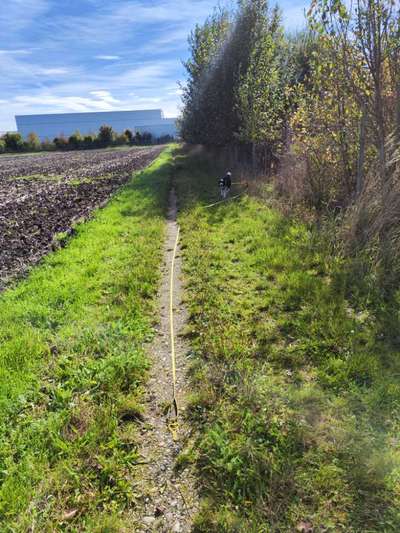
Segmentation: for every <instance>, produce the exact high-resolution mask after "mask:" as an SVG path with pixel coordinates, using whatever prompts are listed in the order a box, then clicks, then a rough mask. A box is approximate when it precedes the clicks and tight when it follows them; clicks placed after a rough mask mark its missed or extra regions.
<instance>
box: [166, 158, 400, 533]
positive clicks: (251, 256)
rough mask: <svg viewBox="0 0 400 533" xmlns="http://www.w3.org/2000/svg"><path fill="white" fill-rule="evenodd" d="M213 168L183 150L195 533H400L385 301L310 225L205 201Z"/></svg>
mask: <svg viewBox="0 0 400 533" xmlns="http://www.w3.org/2000/svg"><path fill="white" fill-rule="evenodd" d="M219 171H220V169H217V168H215V166H214V165H213V164H212V162H210V161H207V160H206V158H205V157H204V155H202V154H200V155H185V154H181V155H180V156H179V157H177V159H176V181H177V188H178V194H179V196H178V197H179V199H180V216H179V221H180V224H181V228H182V239H183V253H184V258H185V263H184V264H185V269H186V281H187V301H188V308H189V312H190V323H189V326H188V330H187V332H186V333H187V335H188V336H189V337H190V338H191V340H192V345H193V367H192V379H193V383H194V387H195V392H194V395H193V398H192V401H191V408H190V416H191V418H192V420H193V423H194V424H195V425H196V427H197V429H198V435H199V436H198V440H197V442H196V445H195V447H194V448H193V450H192V451H191V452H190V453H187V456H186V457H189V458H190V457H194V460H195V462H196V464H197V466H198V471H199V473H200V476H201V479H202V484H203V506H202V510H201V512H200V514H199V516H198V517H197V520H196V526H195V530H196V531H198V532H210V531H216V532H230V533H234V532H254V533H256V532H257V533H262V532H273V531H282V532H286V531H299V532H303V533H309V532H311V531H314V532H316V531H318V532H322V531H324V532H327V531H332V532H337V531H346V532H363V533H366V532H381V531H385V532H389V531H393V532H394V531H399V530H400V512H399V509H400V505H399V504H400V483H399V476H400V441H399V438H398V435H399V426H400V424H399V422H400V417H399V413H400V411H399V406H400V379H399V375H400V373H399V371H400V363H399V361H400V359H399V348H398V342H397V347H396V343H395V342H394V339H393V335H392V334H391V333H390V332H388V331H385V329H382V328H383V326H382V324H381V322H380V319H379V313H380V310H379V305H383V304H382V302H379V299H375V300H374V299H371V298H370V299H368V298H366V297H365V294H363V295H362V294H361V292H360V291H358V289H357V282H356V280H354V279H353V280H352V279H349V277H348V275H347V274H346V271H347V266H346V263H344V262H343V260H341V259H340V258H337V257H336V258H335V257H331V256H330V255H329V254H328V253H327V251H326V250H325V247H324V244H323V242H321V239H320V237H319V236H318V234H317V233H316V232H315V231H314V230H313V229H312V228H310V227H306V226H305V225H303V224H301V223H299V222H296V221H294V220H289V219H288V218H284V217H283V216H282V215H280V214H279V213H278V212H277V211H275V210H274V209H273V208H271V207H268V206H267V205H265V203H262V202H261V201H259V200H257V199H255V198H249V197H247V196H245V197H243V198H241V199H239V200H235V201H233V202H230V203H227V204H223V205H218V206H215V207H213V208H211V209H203V208H202V207H201V206H202V205H206V204H208V203H210V202H212V201H213V199H214V198H215V197H216V196H217V187H216V183H217V177H218V175H219ZM233 194H235V193H233ZM371 292H372V291H371ZM393 313H394V314H395V315H396V317H397V319H396V322H397V323H398V318H399V311H398V306H397V308H396V307H395V308H393ZM396 317H395V318H396Z"/></svg>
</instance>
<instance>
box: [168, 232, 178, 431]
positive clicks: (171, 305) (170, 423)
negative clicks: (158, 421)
mask: <svg viewBox="0 0 400 533" xmlns="http://www.w3.org/2000/svg"><path fill="white" fill-rule="evenodd" d="M179 234H180V228H179V226H178V231H177V233H176V239H175V246H174V251H173V253H172V261H171V273H170V284H169V325H170V336H171V341H170V342H171V368H172V405H173V409H174V413H175V414H174V417H171V418H170V419H169V420H168V427H169V430H170V431H171V434H172V438H173V439H174V440H177V429H178V421H177V418H178V402H177V400H176V356H175V330H174V278H175V259H176V252H177V249H178V242H179Z"/></svg>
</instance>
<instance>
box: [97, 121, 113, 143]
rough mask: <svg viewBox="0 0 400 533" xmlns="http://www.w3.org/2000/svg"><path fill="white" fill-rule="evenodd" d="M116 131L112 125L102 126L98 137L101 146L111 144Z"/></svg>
mask: <svg viewBox="0 0 400 533" xmlns="http://www.w3.org/2000/svg"><path fill="white" fill-rule="evenodd" d="M114 137H115V133H114V130H113V129H112V127H111V126H107V125H103V126H100V129H99V134H98V136H97V139H98V141H99V145H100V146H103V147H104V146H110V145H111V144H112V142H113V140H114Z"/></svg>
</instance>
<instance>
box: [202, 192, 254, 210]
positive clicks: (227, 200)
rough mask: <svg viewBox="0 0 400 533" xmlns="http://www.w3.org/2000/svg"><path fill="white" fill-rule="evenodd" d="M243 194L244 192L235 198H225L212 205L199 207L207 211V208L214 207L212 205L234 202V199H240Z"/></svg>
mask: <svg viewBox="0 0 400 533" xmlns="http://www.w3.org/2000/svg"><path fill="white" fill-rule="evenodd" d="M244 194H245V193H244V192H241V193H240V194H237V195H236V196H231V197H230V198H225V200H220V201H219V202H215V203H213V204H209V205H203V206H201V207H202V208H203V209H208V208H209V207H214V205H218V204H224V203H226V202H229V201H230V200H235V199H236V198H240V197H241V196H243V195H244Z"/></svg>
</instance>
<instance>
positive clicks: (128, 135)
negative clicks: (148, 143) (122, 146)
mask: <svg viewBox="0 0 400 533" xmlns="http://www.w3.org/2000/svg"><path fill="white" fill-rule="evenodd" d="M124 133H125V137H126V138H127V141H128V143H129V144H133V142H134V137H133V131H132V130H125V132H124Z"/></svg>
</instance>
